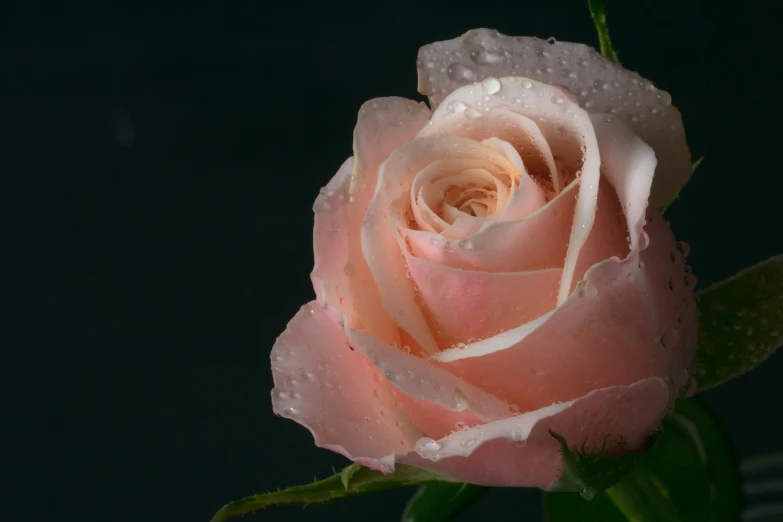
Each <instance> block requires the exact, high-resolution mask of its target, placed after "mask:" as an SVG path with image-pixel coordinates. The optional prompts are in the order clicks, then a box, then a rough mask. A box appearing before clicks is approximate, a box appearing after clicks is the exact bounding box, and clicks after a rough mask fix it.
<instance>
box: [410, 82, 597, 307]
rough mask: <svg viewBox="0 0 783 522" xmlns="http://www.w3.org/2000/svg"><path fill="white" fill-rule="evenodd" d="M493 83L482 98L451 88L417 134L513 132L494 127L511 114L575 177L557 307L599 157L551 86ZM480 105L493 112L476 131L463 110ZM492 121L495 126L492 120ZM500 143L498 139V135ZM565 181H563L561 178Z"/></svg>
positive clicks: (588, 211) (585, 224) (580, 238)
mask: <svg viewBox="0 0 783 522" xmlns="http://www.w3.org/2000/svg"><path fill="white" fill-rule="evenodd" d="M488 80H491V81H492V82H494V83H493V86H492V89H490V91H492V92H493V95H492V96H488V95H486V94H482V92H487V91H486V89H484V88H483V85H482V88H481V89H479V88H477V87H475V86H466V87H460V88H458V89H456V90H455V91H454V92H452V93H451V94H449V95H448V96H447V97H446V99H445V100H443V107H445V109H444V108H443V107H439V108H438V109H436V111H435V112H434V113H433V115H432V119H431V120H430V125H429V126H428V128H427V129H425V130H424V131H422V133H423V134H429V133H433V134H437V133H438V132H439V129H441V128H443V129H444V132H445V129H453V127H454V122H455V121H459V120H460V119H461V120H464V122H465V123H464V128H465V132H467V133H469V134H470V133H473V132H476V131H475V130H473V129H476V128H481V129H483V131H482V132H487V131H488V130H489V129H494V130H496V131H500V129H502V128H503V127H506V128H509V127H513V125H514V124H513V121H511V120H508V119H507V121H506V125H501V124H500V117H501V116H503V115H504V114H505V115H506V117H507V115H508V114H511V113H517V114H521V115H523V116H525V117H527V118H529V119H531V120H535V121H538V122H539V123H538V128H539V129H540V130H541V132H542V134H543V136H544V138H545V141H546V142H547V143H548V145H549V146H550V147H551V150H552V152H553V154H554V155H555V156H557V158H559V159H558V161H556V164H557V168H558V170H559V171H564V172H565V173H567V174H568V175H570V176H571V177H574V176H577V175H579V177H580V180H579V197H578V198H577V201H576V208H575V211H574V222H573V225H572V227H571V233H570V238H569V241H568V250H567V252H566V257H565V262H564V263H563V265H562V267H563V275H562V280H561V282H560V292H559V294H558V302H559V303H562V302H563V301H564V300H565V299H566V298H567V297H568V294H569V292H570V289H571V281H572V278H573V274H574V270H575V268H576V263H577V258H578V256H579V251H580V250H581V248H582V246H583V245H584V242H585V241H586V240H587V236H588V234H589V232H590V229H591V228H592V226H593V220H594V218H595V205H596V198H597V196H598V182H599V179H600V170H599V169H600V158H599V155H598V146H597V143H596V137H595V133H594V131H593V126H592V123H591V121H590V117H589V116H588V114H587V113H586V112H585V111H584V110H582V109H581V108H580V107H579V106H578V105H577V104H576V103H575V101H574V100H572V99H571V98H569V97H568V96H565V95H564V93H563V91H562V90H561V89H559V88H556V87H553V86H551V85H547V84H542V83H539V82H535V81H532V80H529V79H527V78H517V77H513V78H501V79H499V80H498V79H494V78H489V79H488ZM454 103H460V104H462V105H463V106H467V107H469V108H468V109H466V110H465V111H464V112H459V113H458V112H454V111H450V110H449V107H450V106H453V105H451V104H454ZM479 104H482V106H485V108H487V109H489V110H490V111H491V110H493V109H494V110H495V111H496V112H495V113H494V116H493V120H492V121H493V124H492V125H489V126H488V127H487V126H483V127H482V126H481V124H479V123H477V122H476V121H477V120H481V118H483V116H481V117H474V118H472V119H470V118H467V116H469V115H470V114H469V113H468V111H469V110H475V109H473V107H474V106H478V105H479ZM496 119H497V121H495V120H496ZM498 137H500V138H503V136H498ZM566 180H568V178H566Z"/></svg>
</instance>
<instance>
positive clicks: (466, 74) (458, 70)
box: [446, 62, 474, 82]
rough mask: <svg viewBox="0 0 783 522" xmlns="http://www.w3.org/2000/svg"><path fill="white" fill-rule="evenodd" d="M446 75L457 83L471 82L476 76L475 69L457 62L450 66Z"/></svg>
mask: <svg viewBox="0 0 783 522" xmlns="http://www.w3.org/2000/svg"><path fill="white" fill-rule="evenodd" d="M446 74H447V75H448V77H449V79H450V80H453V81H455V82H456V81H460V80H470V79H471V78H473V76H474V72H473V69H471V68H470V67H466V66H464V65H462V64H461V63H459V62H455V63H452V64H451V65H449V68H448V69H447V70H446Z"/></svg>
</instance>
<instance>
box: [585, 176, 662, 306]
mask: <svg viewBox="0 0 783 522" xmlns="http://www.w3.org/2000/svg"><path fill="white" fill-rule="evenodd" d="M652 165H653V166H654V165H655V162H653V163H652ZM650 172H652V171H650ZM632 223H636V221H634V222H632ZM629 228H630V227H629V224H628V222H627V221H626V217H625V215H624V213H623V209H622V207H621V205H620V202H619V201H618V198H617V194H616V193H615V189H614V187H613V186H612V185H611V184H610V183H609V182H608V181H606V178H602V179H601V182H600V183H599V189H598V202H597V204H596V213H595V222H594V223H593V229H592V230H591V231H590V234H589V235H588V236H587V241H585V244H584V246H583V247H582V250H581V252H579V260H578V261H577V263H576V268H575V269H574V279H573V280H572V281H571V291H573V290H574V289H575V288H576V286H577V285H578V284H579V283H580V281H581V280H582V278H583V277H584V276H585V273H586V272H587V271H588V270H589V269H590V267H592V266H593V265H595V264H596V263H600V262H601V261H604V260H606V259H609V258H612V257H616V258H617V259H618V260H619V259H625V257H626V256H627V255H628V252H630V248H631V245H630V243H629V241H630V240H633V241H634V242H635V241H636V240H637V235H636V234H631V233H630V230H629Z"/></svg>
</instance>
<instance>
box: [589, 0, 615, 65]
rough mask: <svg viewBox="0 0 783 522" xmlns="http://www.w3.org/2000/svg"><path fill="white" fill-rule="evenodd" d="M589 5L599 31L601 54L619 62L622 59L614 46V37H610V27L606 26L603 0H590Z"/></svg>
mask: <svg viewBox="0 0 783 522" xmlns="http://www.w3.org/2000/svg"><path fill="white" fill-rule="evenodd" d="M587 5H588V7H589V8H590V16H591V17H592V18H593V23H594V24H595V29H596V31H597V32H598V43H599V44H600V45H601V55H603V57H604V58H608V59H610V60H612V61H613V62H615V63H618V64H619V63H620V60H619V59H618V58H617V53H616V52H615V50H614V47H612V39H611V38H609V28H608V27H607V26H606V11H605V10H604V3H603V0H588V1H587Z"/></svg>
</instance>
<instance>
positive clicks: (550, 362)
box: [435, 212, 698, 411]
mask: <svg viewBox="0 0 783 522" xmlns="http://www.w3.org/2000/svg"><path fill="white" fill-rule="evenodd" d="M649 215H650V217H651V218H652V219H651V222H650V223H649V224H648V225H647V230H646V231H643V230H642V228H641V224H639V226H637V227H635V229H634V233H635V234H637V235H639V244H640V245H641V248H644V250H641V251H640V250H638V249H636V250H633V251H631V253H630V254H629V255H628V257H626V258H625V259H624V260H623V261H619V260H618V259H616V258H615V259H609V260H607V261H603V262H601V263H599V264H597V265H595V266H593V267H592V268H590V270H588V271H587V274H586V276H585V284H584V285H580V286H579V287H578V289H577V291H576V292H574V293H573V294H572V295H571V296H570V297H569V299H568V300H566V302H565V303H563V304H562V305H560V307H559V308H557V309H556V310H554V311H553V312H552V313H550V314H548V315H547V316H545V317H543V318H541V319H539V320H536V321H534V322H533V323H531V324H529V325H523V326H522V327H520V328H519V329H517V330H518V331H517V330H511V331H508V332H505V333H504V334H502V335H500V336H496V338H493V339H488V340H485V341H483V342H482V343H476V346H475V347H474V346H468V347H466V348H465V349H463V350H447V351H445V352H441V353H439V354H437V355H436V356H435V358H436V359H437V360H438V361H441V362H437V363H436V364H439V365H442V367H444V368H446V369H449V370H450V371H452V372H453V373H454V374H455V375H458V376H460V377H462V378H463V379H465V380H466V381H468V382H471V383H472V384H474V385H476V386H479V387H481V388H482V389H485V390H486V391H488V392H489V393H492V394H493V395H495V396H496V397H499V398H501V399H503V400H506V401H508V402H510V403H513V404H517V405H518V406H519V408H520V410H521V411H529V410H535V409H537V408H541V407H543V406H545V405H547V404H550V403H552V402H560V401H567V400H572V399H574V398H575V397H579V396H581V395H584V394H585V393H588V392H589V391H590V390H592V389H595V388H597V387H607V386H617V385H628V384H631V383H633V382H636V381H638V380H640V379H643V378H645V377H649V376H658V377H661V378H662V379H664V380H666V382H667V383H670V384H671V387H672V393H673V395H674V394H676V391H677V390H678V389H679V388H680V387H682V386H684V385H685V384H686V383H687V382H688V375H687V372H686V369H687V365H688V363H689V362H690V358H691V357H692V352H693V349H694V346H695V341H696V329H697V327H698V325H697V320H696V319H695V318H694V317H693V315H694V314H692V313H690V312H689V311H690V310H691V309H692V307H691V305H690V304H689V303H691V304H692V301H693V282H692V280H690V279H685V280H684V279H683V277H684V276H685V275H686V273H685V270H684V261H683V258H682V256H677V255H676V248H675V243H674V237H673V236H672V234H671V231H669V230H668V228H667V227H666V226H665V224H664V222H663V220H662V219H661V218H660V215H659V214H657V213H654V212H651V213H650V214H649ZM648 244H650V245H652V248H647V246H648ZM685 283H687V284H685ZM686 312H688V313H687V314H686ZM520 369H521V371H520Z"/></svg>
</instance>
